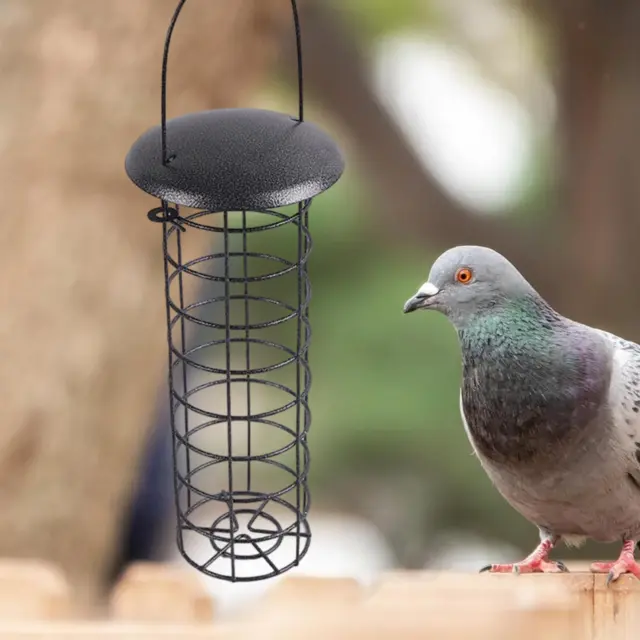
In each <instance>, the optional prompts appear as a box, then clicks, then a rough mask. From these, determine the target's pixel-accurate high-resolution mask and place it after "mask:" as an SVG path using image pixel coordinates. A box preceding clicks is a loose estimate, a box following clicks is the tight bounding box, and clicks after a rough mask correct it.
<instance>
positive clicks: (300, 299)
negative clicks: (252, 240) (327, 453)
mask: <svg viewBox="0 0 640 640" xmlns="http://www.w3.org/2000/svg"><path fill="white" fill-rule="evenodd" d="M303 210H304V202H301V203H300V204H299V205H298V220H297V224H298V268H297V276H298V318H297V327H296V332H297V336H296V565H297V564H298V562H300V524H301V522H300V520H301V510H300V489H301V486H300V484H301V478H300V453H301V451H300V450H301V446H300V445H301V441H300V409H301V403H302V398H301V393H302V389H301V381H300V377H301V375H302V366H301V364H302V363H301V358H302V330H303V326H304V323H303V313H304V311H303V303H304V299H303V285H304V270H303V265H302V257H303V238H304V234H303V224H302V218H303Z"/></svg>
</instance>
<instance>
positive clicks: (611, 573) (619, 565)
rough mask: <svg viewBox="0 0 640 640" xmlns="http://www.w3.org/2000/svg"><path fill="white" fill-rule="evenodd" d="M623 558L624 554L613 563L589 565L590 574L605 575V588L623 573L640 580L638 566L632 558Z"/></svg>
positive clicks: (639, 568) (639, 566)
mask: <svg viewBox="0 0 640 640" xmlns="http://www.w3.org/2000/svg"><path fill="white" fill-rule="evenodd" d="M625 556H626V554H625V555H623V556H621V557H620V558H619V559H618V560H616V561H615V562H594V563H593V564H592V565H591V572H592V573H606V574H607V587H608V586H609V585H610V584H611V583H612V582H615V581H616V580H618V578H619V577H620V576H621V575H623V574H625V573H630V574H632V575H634V576H635V577H636V578H638V579H640V565H639V564H638V563H637V562H636V561H635V559H634V558H633V556H631V557H625Z"/></svg>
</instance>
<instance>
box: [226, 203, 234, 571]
mask: <svg viewBox="0 0 640 640" xmlns="http://www.w3.org/2000/svg"><path fill="white" fill-rule="evenodd" d="M223 216H224V224H223V227H224V324H225V327H224V332H225V357H226V387H227V454H228V459H227V460H228V479H229V488H228V491H229V502H228V508H229V538H230V542H231V549H230V555H231V580H235V579H236V557H235V550H234V542H235V534H236V532H235V530H234V523H235V522H236V516H235V512H234V504H233V435H232V431H233V419H232V414H231V383H232V379H231V298H230V296H231V280H230V278H231V276H230V269H231V265H230V257H229V212H228V211H225V212H224V214H223Z"/></svg>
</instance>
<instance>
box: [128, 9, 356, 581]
mask: <svg viewBox="0 0 640 640" xmlns="http://www.w3.org/2000/svg"><path fill="white" fill-rule="evenodd" d="M185 2H186V0H180V2H179V3H178V6H177V8H176V10H175V13H174V15H173V18H172V21H171V23H170V26H169V29H168V31H167V36H166V41H165V48H164V57H163V64H162V87H161V89H162V97H161V124H160V126H158V127H155V128H153V129H151V130H149V131H147V132H146V133H144V134H143V135H142V136H141V137H140V138H139V139H138V140H137V141H136V142H135V144H134V145H133V146H132V148H131V150H130V151H129V154H128V155H127V158H126V163H125V164H126V171H127V174H128V175H129V177H130V178H131V180H132V181H133V182H134V183H135V184H136V185H137V186H138V187H139V188H141V189H142V190H143V191H145V192H147V193H149V194H151V195H153V196H156V197H158V198H159V199H160V206H158V207H156V208H154V209H152V210H151V211H150V212H149V214H148V215H149V218H150V219H151V220H153V221H155V222H159V223H161V224H162V228H163V253H164V266H165V293H166V309H167V339H168V344H169V388H170V403H171V426H172V431H173V448H174V475H175V492H176V508H177V518H178V523H177V542H178V547H179V549H180V552H181V553H182V555H183V556H184V558H185V559H186V560H187V561H188V562H189V563H190V564H192V565H193V566H194V567H196V568H197V569H199V570H200V571H202V572H203V573H205V574H207V575H210V576H212V577H216V578H221V579H225V580H231V581H249V580H259V579H263V578H269V577H272V576H275V575H278V574H280V573H282V572H284V571H287V570H288V569H290V568H292V567H294V566H296V565H297V564H298V563H299V562H300V560H301V559H302V557H303V556H304V554H305V553H306V552H307V550H308V548H309V544H310V538H311V532H310V529H309V524H308V521H307V516H308V511H309V501H310V498H309V491H308V486H307V475H308V470H309V449H308V446H307V433H308V431H309V426H310V422H311V414H310V411H309V403H308V398H309V386H310V383H311V374H310V370H309V364H308V349H309V340H310V335H311V330H310V324H309V319H308V308H309V301H310V296H311V291H310V285H309V278H308V272H307V261H308V258H309V252H310V250H311V235H310V232H309V224H308V213H309V206H310V204H311V200H312V198H313V197H314V196H316V195H318V194H320V193H322V192H323V191H325V190H326V189H328V188H329V187H330V186H331V185H333V184H334V183H335V182H336V181H337V180H338V179H339V178H340V176H341V174H342V172H343V169H344V162H343V159H342V156H341V154H340V151H339V150H338V148H337V147H336V145H335V144H334V142H333V141H332V140H331V138H329V137H328V136H327V135H326V134H325V133H324V132H323V131H321V130H320V129H319V128H317V127H316V126H314V125H313V124H311V123H309V122H305V121H304V113H303V86H302V55H301V45H300V27H299V21H298V12H297V7H296V2H295V0H291V7H292V10H293V18H294V25H295V33H296V44H297V53H298V83H299V84H298V89H299V113H298V117H297V118H293V117H291V116H288V115H285V114H281V113H276V112H272V111H265V110H259V109H220V110H214V111H205V112H199V113H192V114H188V115H184V116H181V117H177V118H174V119H172V120H169V121H168V122H167V119H166V75H167V60H168V54H169V46H170V42H171V36H172V33H173V29H174V27H175V24H176V21H177V19H178V16H179V14H180V12H181V10H182V8H183V6H184V4H185ZM185 234H193V235H195V234H203V235H204V237H203V239H202V241H201V242H200V247H202V246H205V245H206V246H208V247H211V246H213V247H214V252H213V253H205V254H200V253H195V254H193V255H191V253H190V252H192V251H193V247H194V246H197V245H198V242H197V241H196V242H189V243H185V242H183V236H184V235H185ZM216 238H219V239H220V240H218V241H216ZM190 240H194V238H190ZM220 245H221V246H220ZM276 249H277V251H276Z"/></svg>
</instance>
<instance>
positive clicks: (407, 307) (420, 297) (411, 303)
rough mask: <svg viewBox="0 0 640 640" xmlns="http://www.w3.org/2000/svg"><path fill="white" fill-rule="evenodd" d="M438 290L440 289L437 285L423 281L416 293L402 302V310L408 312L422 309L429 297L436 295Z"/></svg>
mask: <svg viewBox="0 0 640 640" xmlns="http://www.w3.org/2000/svg"><path fill="white" fill-rule="evenodd" d="M438 291H440V289H438V287H436V286H435V285H434V284H431V283H430V282H425V283H424V284H423V285H422V286H421V287H420V288H419V289H418V292H417V293H416V295H415V296H413V298H409V299H408V300H407V301H406V302H405V303H404V309H403V311H404V312H405V313H410V312H411V311H415V310H416V309H424V308H425V307H427V306H428V305H429V301H430V300H431V298H433V296H435V295H436V293H438Z"/></svg>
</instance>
